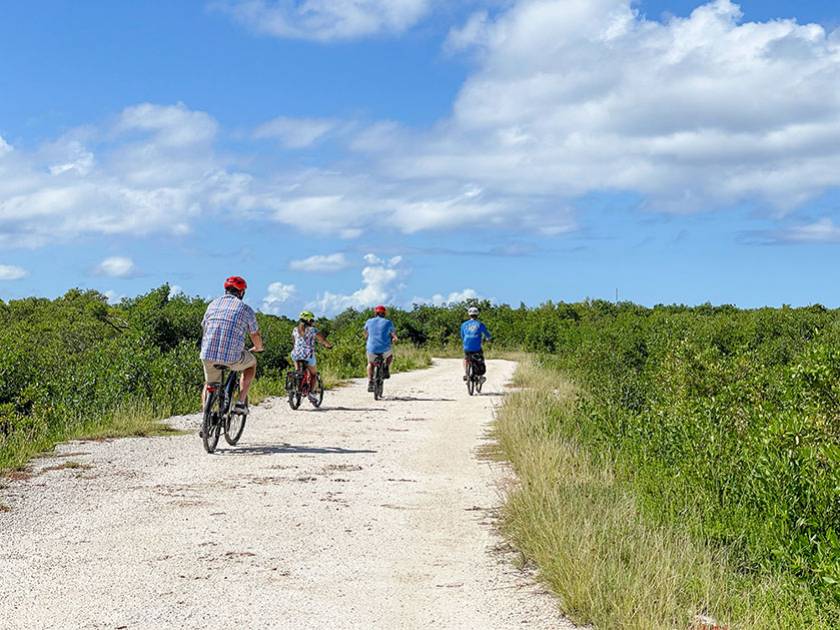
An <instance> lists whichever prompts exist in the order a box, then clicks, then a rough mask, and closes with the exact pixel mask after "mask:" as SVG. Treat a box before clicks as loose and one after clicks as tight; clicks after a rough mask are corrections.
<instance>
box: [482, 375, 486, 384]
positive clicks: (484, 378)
mask: <svg viewBox="0 0 840 630" xmlns="http://www.w3.org/2000/svg"><path fill="white" fill-rule="evenodd" d="M486 382H487V377H486V376H482V377H481V384H482V385H483V384H484V383H486Z"/></svg>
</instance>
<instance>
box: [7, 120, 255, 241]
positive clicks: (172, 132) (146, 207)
mask: <svg viewBox="0 0 840 630" xmlns="http://www.w3.org/2000/svg"><path fill="white" fill-rule="evenodd" d="M216 131H217V124H216V122H215V120H214V119H213V118H212V117H211V116H209V115H208V114H206V113H203V112H196V111H192V110H190V109H188V108H187V107H186V106H184V105H180V104H179V105H169V106H165V105H152V104H141V105H137V106H133V107H129V108H126V109H125V110H123V111H122V112H121V113H120V114H119V115H118V116H117V117H116V118H115V119H114V120H112V121H110V122H106V123H103V124H101V125H98V126H89V127H85V128H82V129H78V130H72V131H70V132H68V133H67V134H66V135H65V136H63V137H61V138H58V139H56V140H54V141H51V142H48V143H46V144H44V145H43V146H40V147H36V148H32V149H29V148H17V147H14V148H13V147H9V146H8V145H6V148H5V149H3V150H0V245H18V246H21V245H22V246H38V245H43V244H45V243H47V242H49V241H52V240H56V239H70V238H73V237H75V236H78V235H80V234H100V235H114V234H132V235H147V234H150V233H154V232H161V231H163V232H167V233H176V234H178V233H186V232H188V231H189V230H190V224H191V222H192V221H193V220H194V219H195V218H196V217H198V216H200V215H202V214H203V213H206V212H208V211H212V210H214V209H217V208H220V207H224V206H225V205H227V204H230V203H231V201H232V200H233V199H235V198H237V197H238V194H239V193H240V192H241V191H242V190H243V188H244V187H245V185H246V182H247V181H248V180H249V177H248V176H247V175H244V174H239V173H231V172H229V171H228V170H227V169H225V166H224V164H223V163H222V162H221V161H220V160H219V159H218V158H217V157H216V156H215V155H214V151H213V140H214V138H215V135H216ZM97 152H99V153H100V154H101V155H102V157H101V158H98V157H97Z"/></svg>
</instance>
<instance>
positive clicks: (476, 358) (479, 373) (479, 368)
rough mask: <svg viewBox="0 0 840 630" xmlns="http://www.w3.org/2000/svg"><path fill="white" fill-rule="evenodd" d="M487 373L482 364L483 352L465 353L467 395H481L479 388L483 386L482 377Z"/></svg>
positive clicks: (483, 378)
mask: <svg viewBox="0 0 840 630" xmlns="http://www.w3.org/2000/svg"><path fill="white" fill-rule="evenodd" d="M486 371H487V367H486V364H485V363H484V353H483V352H480V351H479V352H468V353H467V393H468V394H469V395H470V396H472V395H474V394H475V393H476V392H477V393H479V394H480V393H481V388H482V387H483V386H484V381H486V380H487V379H486V378H485V377H484V374H485V372H486Z"/></svg>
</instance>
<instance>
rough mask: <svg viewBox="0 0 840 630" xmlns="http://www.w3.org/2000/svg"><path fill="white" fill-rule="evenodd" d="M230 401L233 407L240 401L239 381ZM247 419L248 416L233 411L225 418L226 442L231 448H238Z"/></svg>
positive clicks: (234, 387)
mask: <svg viewBox="0 0 840 630" xmlns="http://www.w3.org/2000/svg"><path fill="white" fill-rule="evenodd" d="M230 400H231V406H233V405H235V404H236V401H237V400H239V382H238V381H237V383H236V385H234V386H233V389H231V392H230ZM247 419H248V416H246V415H243V414H240V413H233V412H232V411H231V410H228V413H227V416H225V442H227V443H228V444H230V445H231V446H236V444H237V442H239V438H241V437H242V432H243V431H244V430H245V420H247Z"/></svg>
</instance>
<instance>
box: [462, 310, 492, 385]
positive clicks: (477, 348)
mask: <svg viewBox="0 0 840 630" xmlns="http://www.w3.org/2000/svg"><path fill="white" fill-rule="evenodd" d="M467 314H468V315H469V316H470V318H469V319H468V320H467V321H465V322H464V323H463V324H461V340H462V341H463V342H464V380H465V381H466V380H467V374H468V370H469V366H470V359H471V358H475V359H477V360H480V361H482V362H483V361H484V353H483V352H482V349H481V344H482V342H483V341H484V340H487V341H490V339H491V337H490V331H489V330H487V326H485V325H484V324H483V323H482V322H480V321H478V309H477V308H476V307H475V306H471V307H470V308H469V309H467ZM481 379H482V382H484V380H486V379H485V378H484V376H482V377H481Z"/></svg>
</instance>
